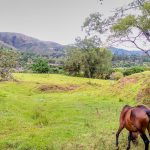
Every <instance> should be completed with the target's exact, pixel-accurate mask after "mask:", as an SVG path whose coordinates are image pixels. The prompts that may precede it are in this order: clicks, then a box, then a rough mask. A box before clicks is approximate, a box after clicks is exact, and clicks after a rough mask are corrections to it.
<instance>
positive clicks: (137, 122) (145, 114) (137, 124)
mask: <svg viewBox="0 0 150 150" xmlns="http://www.w3.org/2000/svg"><path fill="white" fill-rule="evenodd" d="M124 128H126V129H127V130H128V131H129V135H128V145H127V148H126V150H130V145H131V141H132V142H133V143H134V144H135V143H137V138H138V135H140V136H141V138H142V140H143V142H144V144H145V150H149V139H148V138H147V136H146V134H145V131H146V130H148V133H149V136H150V108H148V107H147V106H144V105H137V106H135V107H131V106H129V105H125V106H124V107H123V109H122V111H121V114H120V124H119V129H118V131H117V133H116V149H117V150H118V149H119V147H118V144H119V143H118V139H119V134H120V133H121V131H122V130H123V129H124Z"/></svg>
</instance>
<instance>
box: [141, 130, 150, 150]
mask: <svg viewBox="0 0 150 150" xmlns="http://www.w3.org/2000/svg"><path fill="white" fill-rule="evenodd" d="M140 135H141V138H142V139H143V141H144V144H145V150H149V140H148V138H147V136H146V134H145V133H143V132H140Z"/></svg>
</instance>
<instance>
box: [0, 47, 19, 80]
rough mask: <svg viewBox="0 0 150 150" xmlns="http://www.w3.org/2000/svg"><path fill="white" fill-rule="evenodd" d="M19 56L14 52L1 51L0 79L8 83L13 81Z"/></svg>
mask: <svg viewBox="0 0 150 150" xmlns="http://www.w3.org/2000/svg"><path fill="white" fill-rule="evenodd" d="M18 58H19V54H18V53H17V52H16V51H13V50H7V49H1V50H0V79H1V80H2V81H7V80H10V79H13V80H14V78H13V76H12V74H11V73H12V71H13V69H14V68H16V66H17V60H18Z"/></svg>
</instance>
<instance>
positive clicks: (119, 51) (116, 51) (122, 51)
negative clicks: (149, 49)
mask: <svg viewBox="0 0 150 150" xmlns="http://www.w3.org/2000/svg"><path fill="white" fill-rule="evenodd" d="M108 49H109V50H110V51H111V52H112V54H115V55H119V56H121V55H128V56H131V55H137V56H142V55H145V53H144V52H142V51H140V50H139V51H138V50H135V51H134V50H132V51H129V50H125V49H120V48H115V47H110V48H108Z"/></svg>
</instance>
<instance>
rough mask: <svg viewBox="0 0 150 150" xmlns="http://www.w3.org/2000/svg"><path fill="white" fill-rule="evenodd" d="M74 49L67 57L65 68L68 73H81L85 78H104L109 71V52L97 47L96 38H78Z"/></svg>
mask: <svg viewBox="0 0 150 150" xmlns="http://www.w3.org/2000/svg"><path fill="white" fill-rule="evenodd" d="M76 41H77V43H76V45H75V47H74V48H72V49H70V53H68V55H67V61H66V66H67V67H68V68H69V69H68V70H70V73H71V72H72V71H73V72H74V74H75V73H76V74H80V73H83V75H84V76H85V77H89V78H93V77H97V78H105V76H106V74H108V73H109V71H110V69H111V60H112V55H111V52H110V51H108V50H107V49H105V48H100V47H99V42H98V41H99V40H98V39H97V38H96V37H93V38H90V39H88V38H85V39H84V40H82V39H80V38H78V39H77V40H76Z"/></svg>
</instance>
